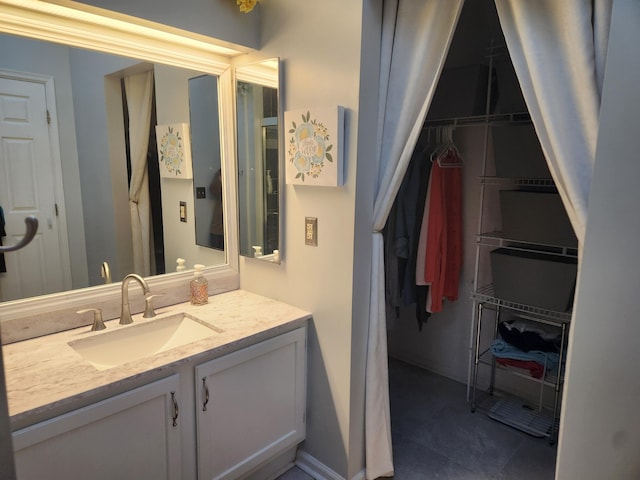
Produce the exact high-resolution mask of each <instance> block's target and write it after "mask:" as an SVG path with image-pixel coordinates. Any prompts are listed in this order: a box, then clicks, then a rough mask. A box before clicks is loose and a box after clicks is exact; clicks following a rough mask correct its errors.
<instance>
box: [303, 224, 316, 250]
mask: <svg viewBox="0 0 640 480" xmlns="http://www.w3.org/2000/svg"><path fill="white" fill-rule="evenodd" d="M304 243H305V244H306V245H313V246H314V247H317V246H318V219H317V218H315V217H305V218H304Z"/></svg>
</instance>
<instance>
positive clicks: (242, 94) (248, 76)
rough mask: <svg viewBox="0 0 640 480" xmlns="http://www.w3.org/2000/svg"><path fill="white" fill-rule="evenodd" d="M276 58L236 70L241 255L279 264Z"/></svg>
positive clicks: (278, 151) (278, 155)
mask: <svg viewBox="0 0 640 480" xmlns="http://www.w3.org/2000/svg"><path fill="white" fill-rule="evenodd" d="M278 75H279V72H278V59H270V60H265V61H262V62H258V63H255V64H251V65H246V66H243V67H238V68H237V69H236V117H237V158H238V211H239V235H240V237H239V238H240V245H239V247H240V255H243V256H247V257H253V258H259V259H262V260H268V261H272V262H276V263H278V262H279V261H280V251H279V241H280V170H281V169H280V150H279V145H280V142H279V139H280V132H279V124H280V121H279V117H280V114H281V112H280V108H279V95H278V93H279V92H278V78H279V77H278Z"/></svg>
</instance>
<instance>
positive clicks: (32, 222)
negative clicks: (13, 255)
mask: <svg viewBox="0 0 640 480" xmlns="http://www.w3.org/2000/svg"><path fill="white" fill-rule="evenodd" d="M24 223H26V224H27V231H26V232H25V234H24V237H22V240H20V241H19V242H18V243H16V244H15V245H7V246H3V247H0V253H7V252H15V251H16V250H20V249H21V248H22V247H25V246H27V245H28V244H29V242H31V240H33V237H35V236H36V232H37V231H38V219H37V218H36V217H34V216H29V217H27V218H25V219H24Z"/></svg>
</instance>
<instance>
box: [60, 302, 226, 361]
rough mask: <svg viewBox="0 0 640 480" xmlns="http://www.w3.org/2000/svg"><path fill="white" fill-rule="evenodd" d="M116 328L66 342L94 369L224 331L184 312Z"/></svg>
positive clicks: (146, 355) (135, 358)
mask: <svg viewBox="0 0 640 480" xmlns="http://www.w3.org/2000/svg"><path fill="white" fill-rule="evenodd" d="M116 328H117V329H116V330H106V331H104V332H100V333H98V334H96V335H94V336H92V337H89V338H83V339H81V340H73V341H71V342H69V343H68V345H69V346H70V347H71V348H73V349H74V350H75V351H76V352H78V353H79V354H80V355H81V356H82V357H83V358H84V359H85V360H87V361H88V362H89V363H91V364H92V365H93V366H94V367H95V368H96V369H98V370H107V369H109V368H113V367H115V366H117V365H122V364H123V363H127V362H131V361H133V360H138V359H140V358H146V357H150V356H152V355H155V354H157V353H160V352H164V351H166V350H170V349H172V348H175V347H179V346H181V345H187V344H189V343H191V342H195V341H197V340H201V339H203V338H207V337H210V336H212V335H215V334H217V333H222V332H223V331H224V330H222V329H220V328H217V327H215V326H213V325H211V324H208V323H205V322H203V321H201V320H199V319H197V318H195V317H192V316H191V315H189V314H186V313H178V314H175V315H171V316H168V317H163V318H158V319H154V320H142V322H141V323H133V324H132V325H128V326H118V327H116Z"/></svg>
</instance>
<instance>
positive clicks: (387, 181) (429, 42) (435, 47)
mask: <svg viewBox="0 0 640 480" xmlns="http://www.w3.org/2000/svg"><path fill="white" fill-rule="evenodd" d="M462 4H463V0H447V1H442V0H421V1H413V0H385V2H384V11H383V20H382V22H383V24H382V45H381V49H382V52H381V70H380V97H379V102H380V103H379V121H378V139H379V142H380V143H379V145H378V151H379V152H380V158H379V159H378V161H379V178H378V181H377V184H376V191H375V207H374V224H373V230H374V232H373V254H372V259H371V304H370V311H369V337H368V346H367V371H366V386H365V395H366V399H365V429H366V432H365V443H366V476H367V479H370V480H372V479H375V478H378V477H381V476H390V475H393V456H392V451H391V422H390V417H389V380H388V365H387V333H386V316H385V285H384V257H383V240H382V234H381V233H380V232H381V230H382V229H383V228H384V225H385V223H386V221H387V217H388V216H389V211H390V210H391V206H392V205H393V201H394V199H395V196H396V194H397V193H398V189H399V188H400V184H401V182H402V178H403V177H404V175H405V172H406V170H407V167H408V165H409V161H410V159H411V155H412V153H413V149H414V147H415V145H416V142H417V140H418V136H419V134H420V130H421V129H422V125H423V123H424V119H425V117H426V115H427V110H428V108H429V104H430V103H431V99H432V98H433V93H434V91H435V88H436V85H437V83H438V78H439V76H440V72H441V71H442V67H443V65H444V61H445V59H446V57H447V52H448V50H449V44H450V43H451V39H452V37H453V33H454V30H455V26H456V24H457V23H458V17H459V15H460V11H461V10H462Z"/></svg>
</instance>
